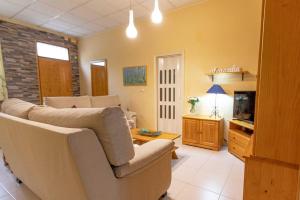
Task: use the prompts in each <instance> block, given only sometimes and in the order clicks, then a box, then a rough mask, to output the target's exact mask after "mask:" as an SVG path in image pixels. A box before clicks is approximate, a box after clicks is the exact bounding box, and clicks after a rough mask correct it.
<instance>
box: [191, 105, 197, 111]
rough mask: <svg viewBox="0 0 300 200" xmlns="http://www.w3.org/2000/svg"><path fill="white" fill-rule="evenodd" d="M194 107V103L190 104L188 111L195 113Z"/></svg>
mask: <svg viewBox="0 0 300 200" xmlns="http://www.w3.org/2000/svg"><path fill="white" fill-rule="evenodd" d="M195 111H196V109H195V104H192V106H191V109H190V112H191V113H195Z"/></svg>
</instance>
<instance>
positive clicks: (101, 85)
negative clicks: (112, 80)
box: [91, 59, 108, 96]
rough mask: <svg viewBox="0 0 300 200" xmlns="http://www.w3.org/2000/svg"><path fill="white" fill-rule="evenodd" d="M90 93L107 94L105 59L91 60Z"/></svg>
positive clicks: (96, 94) (94, 94)
mask: <svg viewBox="0 0 300 200" xmlns="http://www.w3.org/2000/svg"><path fill="white" fill-rule="evenodd" d="M91 82H92V95H93V96H105V95H108V78H107V61H106V60H105V59H103V60H97V61H92V62H91Z"/></svg>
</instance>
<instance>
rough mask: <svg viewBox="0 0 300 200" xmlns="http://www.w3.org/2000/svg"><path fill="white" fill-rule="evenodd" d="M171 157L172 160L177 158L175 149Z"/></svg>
mask: <svg viewBox="0 0 300 200" xmlns="http://www.w3.org/2000/svg"><path fill="white" fill-rule="evenodd" d="M172 159H173V160H177V159H178V156H177V154H176V152H175V150H174V151H172Z"/></svg>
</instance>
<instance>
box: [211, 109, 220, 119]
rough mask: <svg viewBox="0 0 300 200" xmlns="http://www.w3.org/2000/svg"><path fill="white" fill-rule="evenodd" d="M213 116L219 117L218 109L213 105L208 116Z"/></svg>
mask: <svg viewBox="0 0 300 200" xmlns="http://www.w3.org/2000/svg"><path fill="white" fill-rule="evenodd" d="M213 116H215V119H216V118H217V117H218V118H221V115H220V113H219V110H218V109H217V107H215V108H214V109H213V110H212V111H211V115H210V116H209V117H213Z"/></svg>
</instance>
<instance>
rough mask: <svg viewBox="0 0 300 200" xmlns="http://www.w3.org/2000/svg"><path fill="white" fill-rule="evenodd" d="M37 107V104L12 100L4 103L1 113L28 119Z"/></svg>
mask: <svg viewBox="0 0 300 200" xmlns="http://www.w3.org/2000/svg"><path fill="white" fill-rule="evenodd" d="M35 106H36V105H35V104H32V103H29V102H26V101H22V100H20V99H15V98H12V99H6V100H5V101H4V102H3V103H2V105H1V111H2V112H3V113H5V114H8V115H12V116H15V117H19V118H23V119H28V114H29V111H30V110H31V109H32V108H33V107H35Z"/></svg>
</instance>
